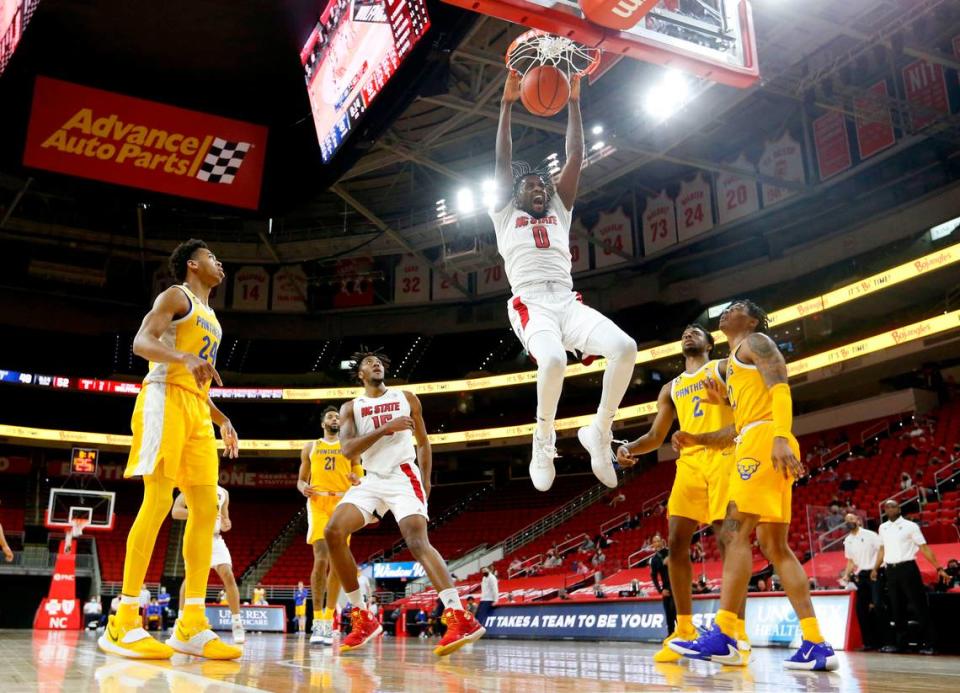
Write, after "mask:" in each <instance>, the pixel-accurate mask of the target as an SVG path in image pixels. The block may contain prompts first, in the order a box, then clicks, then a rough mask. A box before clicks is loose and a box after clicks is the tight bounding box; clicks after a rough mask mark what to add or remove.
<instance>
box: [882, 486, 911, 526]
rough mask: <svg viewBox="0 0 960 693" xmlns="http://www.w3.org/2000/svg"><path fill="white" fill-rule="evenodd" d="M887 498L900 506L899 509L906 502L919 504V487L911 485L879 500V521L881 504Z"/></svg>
mask: <svg viewBox="0 0 960 693" xmlns="http://www.w3.org/2000/svg"><path fill="white" fill-rule="evenodd" d="M888 500H892V501H895V502H896V503H897V505H899V506H900V508H901V509H902V508H903V506H904V505H906V504H907V503H917V505H919V504H920V489H919V488H917V487H916V486H911V487H910V488H905V489H902V490H900V491H897V492H896V493H895V494H893V495H892V496H890V497H889V498H884V499H883V500H882V501H880V503H879V509H880V522H883V504H884V503H886V502H887V501H888Z"/></svg>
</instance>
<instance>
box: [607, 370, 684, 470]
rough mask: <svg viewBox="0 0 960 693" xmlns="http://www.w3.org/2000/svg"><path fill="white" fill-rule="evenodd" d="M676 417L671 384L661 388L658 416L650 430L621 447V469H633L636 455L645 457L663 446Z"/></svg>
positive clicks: (619, 460)
mask: <svg viewBox="0 0 960 693" xmlns="http://www.w3.org/2000/svg"><path fill="white" fill-rule="evenodd" d="M675 416H676V409H675V408H674V406H673V398H671V397H670V383H667V384H666V385H664V386H663V387H662V388H660V394H659V395H658V396H657V415H656V416H655V417H654V419H653V424H652V425H651V426H650V430H649V431H647V432H646V433H644V434H643V435H642V436H640V437H639V438H637V439H636V440H633V441H630V442H629V443H627V444H626V445H621V446H620V448H619V449H618V450H617V462H618V463H619V464H620V466H621V467H632V466H633V465H635V464H636V463H637V460H636V457H635V456H636V455H645V454H647V453H648V452H652V451H654V450H656V449H657V448H659V447H660V446H661V445H663V441H664V440H666V438H667V433H669V432H670V425H671V424H672V423H673V419H674V417H675Z"/></svg>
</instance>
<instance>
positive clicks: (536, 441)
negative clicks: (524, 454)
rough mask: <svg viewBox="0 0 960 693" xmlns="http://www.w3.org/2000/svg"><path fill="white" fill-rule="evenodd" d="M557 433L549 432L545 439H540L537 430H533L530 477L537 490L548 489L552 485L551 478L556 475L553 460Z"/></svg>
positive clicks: (555, 453)
mask: <svg viewBox="0 0 960 693" xmlns="http://www.w3.org/2000/svg"><path fill="white" fill-rule="evenodd" d="M556 442H557V434H556V431H552V432H551V433H550V437H549V438H548V439H547V440H541V439H540V437H539V436H538V435H537V432H536V431H534V432H533V454H532V458H531V459H530V479H531V481H533V486H534V488H536V489H537V490H538V491H549V490H550V487H551V486H553V479H554V477H556V476H557V470H556V469H555V468H554V466H553V460H554V458H556V457H557V446H556Z"/></svg>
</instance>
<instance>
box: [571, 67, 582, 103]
mask: <svg viewBox="0 0 960 693" xmlns="http://www.w3.org/2000/svg"><path fill="white" fill-rule="evenodd" d="M579 100H580V75H578V74H573V75H570V101H574V102H576V101H579Z"/></svg>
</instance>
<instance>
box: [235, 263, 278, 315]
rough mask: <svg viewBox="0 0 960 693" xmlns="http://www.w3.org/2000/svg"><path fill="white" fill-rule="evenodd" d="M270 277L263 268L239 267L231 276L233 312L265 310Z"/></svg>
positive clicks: (253, 266)
mask: <svg viewBox="0 0 960 693" xmlns="http://www.w3.org/2000/svg"><path fill="white" fill-rule="evenodd" d="M269 293H270V275H269V274H267V270H265V269H264V268H263V267H259V266H256V265H250V266H247V267H241V268H240V269H238V270H237V273H236V274H235V275H234V276H233V308H234V310H266V309H267V298H268V296H267V294H269Z"/></svg>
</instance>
